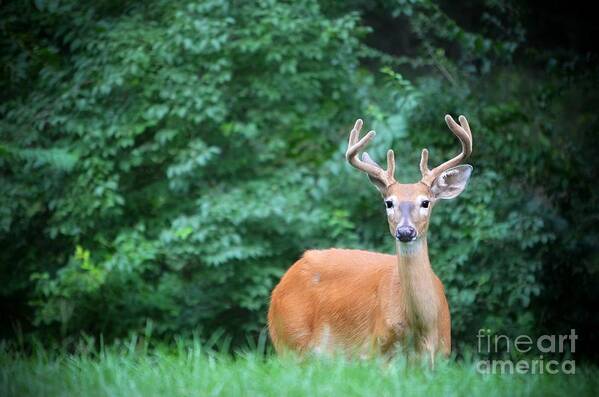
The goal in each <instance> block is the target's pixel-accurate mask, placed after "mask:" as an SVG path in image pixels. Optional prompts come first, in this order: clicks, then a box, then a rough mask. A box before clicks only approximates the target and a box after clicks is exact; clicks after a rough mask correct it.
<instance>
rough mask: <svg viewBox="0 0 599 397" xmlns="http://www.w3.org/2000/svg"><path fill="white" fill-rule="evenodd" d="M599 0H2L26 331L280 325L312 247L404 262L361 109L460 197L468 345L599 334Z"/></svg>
mask: <svg viewBox="0 0 599 397" xmlns="http://www.w3.org/2000/svg"><path fill="white" fill-rule="evenodd" d="M586 4H587V3H585V2H581V1H578V2H577V1H570V2H567V3H564V2H557V1H549V2H547V1H546V2H541V1H530V2H520V1H509V0H484V1H461V2H454V1H427V0H395V1H391V0H389V1H386V0H381V1H362V0H353V1H344V2H336V1H316V0H299V1H294V2H283V1H275V0H268V1H163V0H151V1H127V2H123V1H100V2H98V1H72V0H69V1H67V0H61V1H59V0H36V1H1V2H0V47H1V52H0V197H1V199H0V200H1V205H0V247H2V248H1V249H0V285H2V287H1V288H0V311H1V317H2V321H1V323H0V335H1V337H2V338H3V339H9V340H13V339H15V338H17V339H23V340H29V339H32V338H35V339H37V340H41V341H43V342H44V343H59V344H62V345H64V346H69V345H70V344H72V343H73V342H74V341H76V340H77V339H78V338H80V337H81V336H82V335H91V336H94V337H99V336H100V335H102V338H103V339H104V340H105V341H110V340H114V339H115V338H123V337H127V336H128V335H130V334H131V333H144V332H145V333H146V334H147V333H148V332H152V334H153V335H154V337H155V338H159V339H163V340H171V339H172V338H173V336H174V335H189V334H192V333H194V332H199V333H200V334H201V335H203V336H205V337H208V336H211V335H212V336H213V335H215V334H217V335H220V334H223V335H227V336H228V337H229V338H230V339H231V341H232V342H233V343H234V344H238V343H243V342H244V341H245V340H246V339H247V338H250V339H251V338H254V337H255V336H256V335H257V334H258V333H260V332H261V330H263V328H264V325H265V314H266V310H267V306H268V299H269V293H270V291H271V289H272V288H273V286H274V285H275V284H276V282H277V281H278V279H279V277H280V276H281V275H282V274H283V272H284V271H285V269H286V268H287V267H288V266H289V265H291V264H292V263H293V261H295V260H296V259H297V258H298V257H299V256H300V255H301V253H302V251H304V250H305V249H308V248H326V247H333V246H335V247H348V248H362V249H371V250H376V251H381V252H393V250H394V244H393V241H392V240H391V238H390V237H389V235H388V231H387V225H386V221H385V218H384V209H383V203H382V201H381V200H380V198H379V197H378V193H377V192H376V190H375V189H373V188H372V187H371V186H370V185H369V184H368V182H367V180H366V178H365V177H364V176H363V175H361V174H359V173H358V172H356V171H355V170H353V169H351V168H350V167H349V166H348V165H346V163H345V161H344V157H343V153H344V151H345V146H346V142H347V136H348V133H349V130H350V128H351V126H352V125H353V122H354V121H355V119H356V118H358V117H362V118H364V120H365V124H366V126H365V128H367V129H376V130H377V132H378V135H377V138H376V139H375V141H374V142H373V144H372V147H373V149H372V153H373V155H374V156H375V157H376V158H378V159H381V158H383V155H384V152H385V150H386V149H387V148H389V147H393V148H394V149H395V150H396V156H397V158H398V176H399V178H400V179H402V180H403V181H408V180H410V179H416V178H417V176H418V159H419V154H420V149H421V148H423V147H428V148H429V149H430V150H431V161H432V162H433V163H438V162H440V161H443V160H445V159H446V158H449V156H451V155H452V154H454V153H455V152H456V151H457V150H458V145H457V143H456V141H455V138H454V137H453V136H452V135H451V133H449V131H448V130H447V128H446V126H445V125H444V123H443V116H444V115H445V114H446V113H449V114H452V115H454V116H457V115H459V114H464V115H466V117H467V118H468V120H469V121H470V125H471V127H472V131H473V135H474V154H473V157H472V159H471V160H470V163H471V164H472V165H473V166H474V174H473V177H472V179H471V183H470V185H469V187H468V189H467V191H466V192H465V193H464V194H463V195H462V196H461V197H460V198H459V199H457V200H454V201H452V202H445V203H443V204H442V205H440V206H438V207H437V209H436V210H435V215H434V216H433V219H432V224H431V228H430V229H431V230H430V232H429V241H430V244H429V245H430V251H431V260H432V263H433V268H434V269H435V271H436V272H437V274H438V275H439V276H440V278H441V279H442V280H443V282H444V284H445V286H446V291H447V295H448V299H449V302H450V306H451V312H452V326H453V337H454V339H455V342H456V349H455V350H456V351H457V352H460V351H463V350H464V349H467V348H468V346H470V347H472V346H473V345H474V344H475V343H476V339H475V338H476V333H477V331H478V329H479V328H490V329H492V330H493V332H497V333H503V334H508V335H520V334H529V335H540V334H544V333H549V334H559V333H562V334H566V333H569V332H570V329H572V328H574V329H576V330H577V332H578V334H579V335H580V339H579V343H578V344H577V351H576V354H577V355H578V356H579V357H582V358H587V359H593V360H597V359H598V358H599V357H598V356H597V353H596V352H595V350H594V349H593V347H594V346H596V345H597V344H599V340H598V338H597V332H596V330H597V329H599V321H598V317H597V307H599V299H598V297H599V290H598V288H597V286H598V285H599V283H598V281H599V273H598V272H599V265H598V263H599V252H598V248H597V247H598V246H599V230H598V228H597V223H598V221H599V201H598V199H599V190H598V186H599V184H598V183H597V178H598V175H599V173H598V172H597V170H598V162H599V153H598V150H597V139H599V134H598V133H599V112H598V111H599V84H598V83H599V74H598V72H599V69H598V67H597V66H598V65H597V60H598V59H597V55H598V44H597V43H598V40H597V38H598V37H599V24H598V23H597V22H596V15H595V14H594V13H593V12H592V9H591V6H590V5H586Z"/></svg>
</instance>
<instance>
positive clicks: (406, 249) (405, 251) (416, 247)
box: [396, 238, 422, 256]
mask: <svg viewBox="0 0 599 397" xmlns="http://www.w3.org/2000/svg"><path fill="white" fill-rule="evenodd" d="M396 245H397V253H398V254H399V255H400V256H414V254H415V253H417V252H418V251H420V250H421V249H422V239H421V238H417V239H416V240H414V241H410V242H409V243H402V242H401V241H398V242H397V243H396Z"/></svg>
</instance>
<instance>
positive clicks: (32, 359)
mask: <svg viewBox="0 0 599 397" xmlns="http://www.w3.org/2000/svg"><path fill="white" fill-rule="evenodd" d="M598 393H599V370H598V369H597V368H594V367H593V368H591V367H582V368H578V367H577V368H576V374H575V375H565V374H561V375H559V374H558V375H548V374H543V375H481V374H479V373H478V372H477V371H476V368H475V365H474V364H472V363H466V362H463V361H461V362H455V361H446V362H440V363H438V365H437V367H436V368H435V370H434V371H430V370H428V369H426V368H420V367H417V366H414V365H410V366H408V365H405V363H404V362H402V361H397V362H393V363H391V364H383V363H381V362H376V361H369V362H367V361H353V362H349V361H346V360H343V359H318V360H317V359H310V360H305V361H299V360H297V359H293V358H287V359H279V358H277V357H275V356H272V355H263V354H258V353H241V354H237V355H236V356H235V357H234V358H233V357H232V356H230V355H222V354H221V355H219V354H208V353H205V351H203V350H202V349H201V348H200V346H199V345H198V344H195V345H194V344H187V345H183V344H181V345H179V347H178V348H174V349H160V348H158V349H152V350H151V351H147V350H146V349H143V348H142V349H140V348H138V347H136V348H133V349H128V348H126V347H123V346H122V347H121V348H110V349H105V350H104V351H103V352H102V353H94V352H91V353H90V352H85V351H84V352H80V353H77V354H70V355H67V354H64V353H52V352H48V351H46V350H43V349H39V350H38V352H36V353H33V354H30V355H27V356H24V355H20V354H16V353H11V352H9V351H8V349H6V348H1V347H0V396H2V397H9V396H125V397H137V396H144V397H148V396H194V395H195V396H218V395H223V396H399V395H401V396H404V395H422V396H436V395H440V396H462V395H468V396H470V395H482V396H485V397H491V396H504V395H505V396H521V395H539V396H563V395H572V396H595V395H598Z"/></svg>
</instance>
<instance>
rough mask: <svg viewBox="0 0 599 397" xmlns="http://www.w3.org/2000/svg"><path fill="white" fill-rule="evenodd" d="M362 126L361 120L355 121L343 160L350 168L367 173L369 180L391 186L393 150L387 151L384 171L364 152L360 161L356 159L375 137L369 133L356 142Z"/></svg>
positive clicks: (393, 179)
mask: <svg viewBox="0 0 599 397" xmlns="http://www.w3.org/2000/svg"><path fill="white" fill-rule="evenodd" d="M362 124H363V122H362V120H361V119H358V120H356V124H354V128H353V129H352V130H351V132H350V133H349V144H348V146H347V152H346V153H345V158H346V159H347V161H348V162H349V163H350V164H351V165H352V166H354V167H355V168H357V169H359V170H360V171H363V172H365V173H367V174H368V175H369V176H370V177H371V178H373V179H376V180H377V181H379V182H380V183H381V184H383V186H385V187H388V186H391V185H392V184H394V183H395V177H394V175H393V174H394V173H395V155H394V153H393V150H389V151H387V169H386V170H384V169H382V168H381V167H380V166H379V165H378V164H377V163H375V162H374V161H373V160H372V159H371V158H370V156H369V155H368V153H366V152H364V153H363V154H362V160H360V159H359V158H358V153H359V152H360V151H361V150H362V149H363V148H364V147H365V146H366V144H368V142H369V141H370V140H371V139H372V138H374V136H375V135H376V133H375V132H374V131H370V132H369V133H368V134H366V135H364V137H363V138H362V139H360V140H359V141H358V138H359V136H360V130H361V129H362Z"/></svg>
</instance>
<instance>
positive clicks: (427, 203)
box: [420, 200, 431, 208]
mask: <svg viewBox="0 0 599 397" xmlns="http://www.w3.org/2000/svg"><path fill="white" fill-rule="evenodd" d="M430 203H431V202H430V201H428V200H422V203H420V206H421V207H422V208H428V205H429V204H430Z"/></svg>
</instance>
